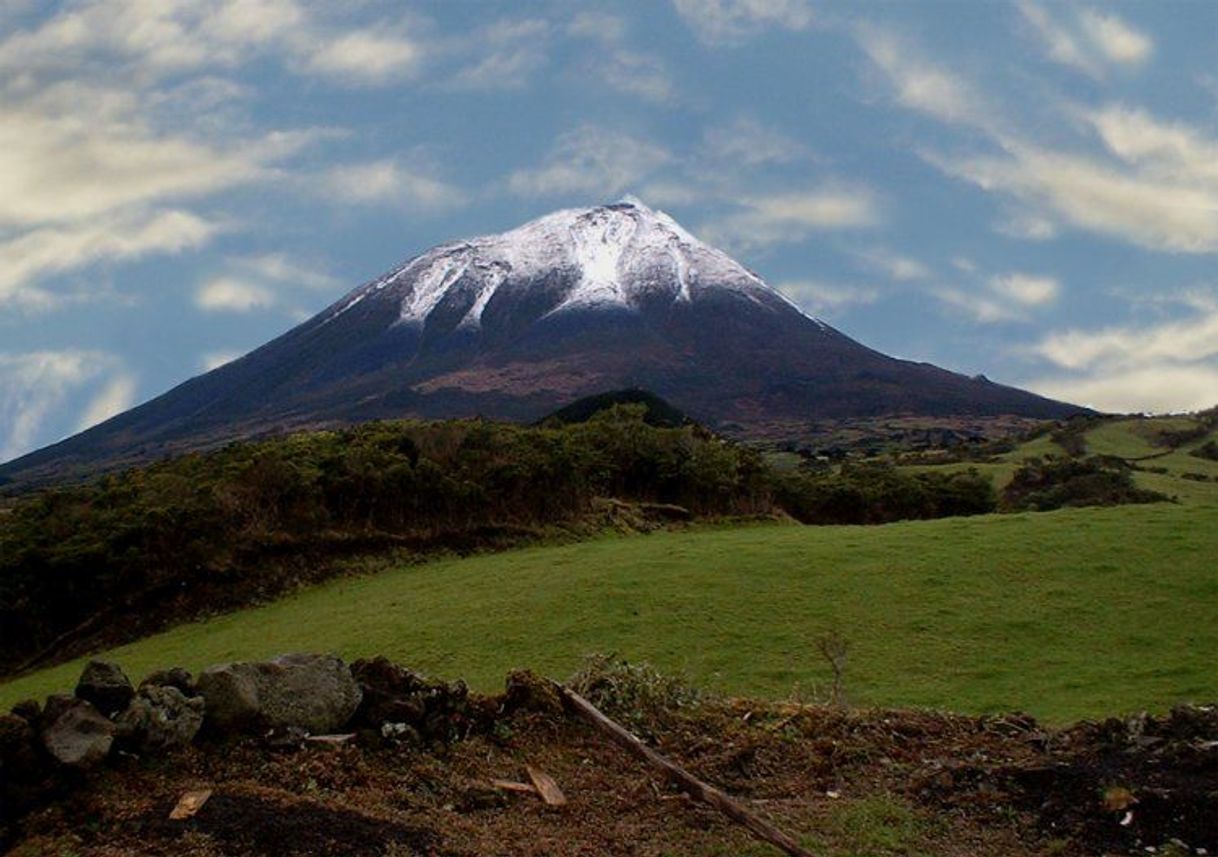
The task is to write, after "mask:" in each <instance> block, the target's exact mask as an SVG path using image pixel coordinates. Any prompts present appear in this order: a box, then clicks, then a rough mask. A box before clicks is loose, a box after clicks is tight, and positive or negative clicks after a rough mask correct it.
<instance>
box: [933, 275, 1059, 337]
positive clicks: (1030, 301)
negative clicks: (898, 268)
mask: <svg viewBox="0 0 1218 857" xmlns="http://www.w3.org/2000/svg"><path fill="white" fill-rule="evenodd" d="M966 261H967V260H966ZM956 267H957V268H959V269H960V270H961V271H964V272H965V273H968V274H973V273H975V272H976V266H975V265H972V264H971V263H968V264H966V265H964V266H961V265H957V266H956ZM930 293H931V295H933V296H934V297H936V298H938V299H939V300H940V301H942V302H943V303H945V304H947V305H948V306H950V307H953V308H954V309H956V310H960V311H963V312H964V313H966V314H968V315H970V316H972V318H973V320H974V321H976V322H978V323H980V324H994V323H997V322H1015V321H1027V320H1028V319H1029V312H1030V311H1031V310H1034V309H1041V308H1044V307H1047V306H1049V305H1051V304H1053V303H1054V302H1056V301H1057V298H1058V296H1059V295H1060V294H1061V283H1060V282H1059V281H1058V280H1057V278H1056V277H1049V276H1044V275H1039V274H1025V273H1018V272H1016V273H1009V274H999V275H995V276H991V277H989V278H987V279H985V280H984V281H982V282H978V283H977V284H976V285H975V286H974V287H973V288H969V289H965V288H955V287H937V288H934V289H932V290H931V292H930Z"/></svg>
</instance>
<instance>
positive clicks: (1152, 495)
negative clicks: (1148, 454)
mask: <svg viewBox="0 0 1218 857" xmlns="http://www.w3.org/2000/svg"><path fill="white" fill-rule="evenodd" d="M1167 499H1168V498H1167V496H1166V495H1164V494H1161V493H1159V492H1158V491H1151V490H1149V489H1146V488H1140V487H1138V485H1137V484H1135V482H1134V480H1133V469H1132V468H1131V467H1130V466H1129V465H1128V464H1127V463H1125V462H1124V461H1122V460H1121V459H1119V458H1111V457H1106V456H1098V455H1092V456H1089V457H1087V458H1060V457H1054V456H1048V457H1045V458H1043V459H1041V458H1034V459H1030V460H1029V461H1027V462H1026V463H1025V464H1024V465H1023V466H1022V467H1020V468H1019V469H1018V470H1016V471H1015V475H1014V476H1013V477H1012V478H1011V481H1010V482H1009V483H1008V484H1007V486H1006V488H1005V489H1004V490H1003V496H1002V501H1003V507H1004V508H1005V509H1006V510H1008V511H1036V512H1047V511H1049V510H1050V509H1061V508H1064V507H1067V506H1117V505H1122V504H1125V503H1158V502H1162V501H1165V500H1167Z"/></svg>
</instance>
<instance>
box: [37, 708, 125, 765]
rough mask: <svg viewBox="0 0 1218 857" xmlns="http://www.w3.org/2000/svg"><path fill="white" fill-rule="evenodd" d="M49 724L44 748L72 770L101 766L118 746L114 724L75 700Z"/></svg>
mask: <svg viewBox="0 0 1218 857" xmlns="http://www.w3.org/2000/svg"><path fill="white" fill-rule="evenodd" d="M52 698H54V697H52ZM48 702H49V700H48ZM48 708H50V706H49V705H48ZM46 724H47V725H46V728H45V729H43V731H42V743H43V746H44V747H46V749H47V752H48V753H50V754H51V755H52V756H53V757H54V758H55V759H56V760H57V761H58V762H60V763H61V764H64V765H68V766H71V767H75V768H88V767H92V766H93V765H96V764H98V763H100V762H101V761H103V760H104V759H105V758H106V756H107V755H109V753H110V746H111V745H112V744H113V743H114V733H115V727H114V724H113V723H111V722H110V721H109V720H107V719H106V718H105V717H103V716H102V715H101V713H100V712H99V711H98V710H97V709H96V708H94V707H93V705H92V703H89V702H87V701H85V700H83V699H75V700H72V703H71V704H70V705H69V706H68V707H66V708H65V709H64V710H63V711H61V712H59V713H58V715H57V716H56V717H55V719H54V720H49V719H48V720H46Z"/></svg>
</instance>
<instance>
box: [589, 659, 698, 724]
mask: <svg viewBox="0 0 1218 857" xmlns="http://www.w3.org/2000/svg"><path fill="white" fill-rule="evenodd" d="M567 684H568V686H569V687H570V688H571V689H572V690H574V691H575V692H576V693H578V694H579V695H580V696H582V697H584V698H585V699H587V700H588V701H589V702H591V703H592V704H593V705H595V706H596V707H597V708H599V709H601V711H603V712H605V714H607V715H608V716H610V717H612V718H614V719H615V720H617V721H619V722H620V723H622V724H623V725H625V726H626V727H627V728H629V729H630V730H631V731H633V732H634V733H635V734H638V735H641V736H643V737H646V738H653V737H655V735H656V732H657V731H658V730H660V729H663V728H664V727H666V726H668V725H670V724H671V723H672V721H673V717H674V715H675V714H677V713H678V712H680V711H682V710H684V709H688V708H691V707H693V706H696V705H698V704H699V703H701V702H702V701H704V699H705V696H704V695H703V693H702V692H701V691H699V690H697V689H695V688H693V687H690V686H689V684H687V683H686V682H685V680H684V679H682V678H679V677H675V676H667V675H663V674H661V673H659V672H657V671H656V670H655V669H654V668H652V667H651V666H650V665H648V664H645V663H641V664H632V663H629V662H627V661H625V660H622V659H621V658H619V657H618V656H617V655H613V654H608V655H605V654H591V655H588V656H587V657H585V659H584V665H583V667H582V668H581V669H580V671H579V672H577V673H576V674H575V675H573V676H572V677H571V679H570V680H569V681H568V683H567Z"/></svg>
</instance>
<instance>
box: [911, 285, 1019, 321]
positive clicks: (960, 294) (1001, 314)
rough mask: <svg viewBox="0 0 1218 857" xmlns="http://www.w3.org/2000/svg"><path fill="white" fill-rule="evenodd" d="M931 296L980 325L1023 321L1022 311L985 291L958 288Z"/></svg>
mask: <svg viewBox="0 0 1218 857" xmlns="http://www.w3.org/2000/svg"><path fill="white" fill-rule="evenodd" d="M931 294H932V295H933V296H934V297H936V298H938V299H939V300H940V301H942V302H943V303H945V304H947V305H948V306H950V307H954V308H955V309H957V310H960V311H962V312H964V313H966V314H968V315H969V316H972V318H973V320H974V321H976V322H978V323H979V324H995V323H997V322H1003V321H1023V320H1024V319H1025V318H1026V315H1025V313H1024V312H1023V310H1022V309H1020V308H1019V307H1017V306H1014V305H1012V304H1011V302H1010V301H1006V300H1003V299H1002V298H1001V297H999V296H996V295H992V294H987V293H986V292H984V291H966V290H964V289H956V288H937V289H933V290H931Z"/></svg>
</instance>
